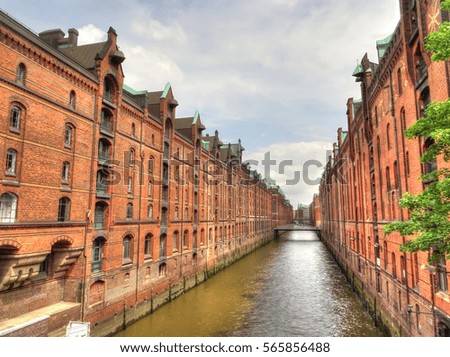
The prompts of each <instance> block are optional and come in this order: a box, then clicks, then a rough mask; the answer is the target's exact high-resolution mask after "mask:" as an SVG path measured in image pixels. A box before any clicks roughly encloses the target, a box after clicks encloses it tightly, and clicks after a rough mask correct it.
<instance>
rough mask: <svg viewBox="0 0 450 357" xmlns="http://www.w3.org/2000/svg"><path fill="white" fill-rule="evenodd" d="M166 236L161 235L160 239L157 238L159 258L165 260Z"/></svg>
mask: <svg viewBox="0 0 450 357" xmlns="http://www.w3.org/2000/svg"><path fill="white" fill-rule="evenodd" d="M166 240H167V235H165V234H162V235H161V237H159V257H160V258H165V257H166V256H167V244H166Z"/></svg>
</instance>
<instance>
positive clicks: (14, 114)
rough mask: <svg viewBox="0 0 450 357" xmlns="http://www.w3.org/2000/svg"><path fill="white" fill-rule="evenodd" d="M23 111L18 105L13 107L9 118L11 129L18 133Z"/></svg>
mask: <svg viewBox="0 0 450 357" xmlns="http://www.w3.org/2000/svg"><path fill="white" fill-rule="evenodd" d="M21 114H22V109H21V108H19V107H18V106H17V105H13V107H12V108H11V113H10V116H9V127H10V129H11V130H12V131H15V132H18V131H19V130H20V120H21Z"/></svg>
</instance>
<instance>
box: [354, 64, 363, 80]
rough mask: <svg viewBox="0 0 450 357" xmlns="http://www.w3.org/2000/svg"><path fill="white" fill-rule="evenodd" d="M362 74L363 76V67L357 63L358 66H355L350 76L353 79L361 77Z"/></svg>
mask: <svg viewBox="0 0 450 357" xmlns="http://www.w3.org/2000/svg"><path fill="white" fill-rule="evenodd" d="M362 74H364V68H363V66H362V65H361V64H360V63H358V64H357V65H356V67H355V70H354V71H353V73H352V76H353V77H359V76H361V75H362Z"/></svg>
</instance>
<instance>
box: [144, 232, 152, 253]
mask: <svg viewBox="0 0 450 357" xmlns="http://www.w3.org/2000/svg"><path fill="white" fill-rule="evenodd" d="M152 251H153V236H152V235H151V234H147V235H146V236H145V238H144V255H145V256H146V257H148V258H150V257H151V256H152Z"/></svg>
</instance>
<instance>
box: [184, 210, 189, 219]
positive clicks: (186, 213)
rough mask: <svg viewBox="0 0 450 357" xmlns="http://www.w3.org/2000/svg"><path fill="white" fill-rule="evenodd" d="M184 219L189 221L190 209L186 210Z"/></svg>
mask: <svg viewBox="0 0 450 357" xmlns="http://www.w3.org/2000/svg"><path fill="white" fill-rule="evenodd" d="M184 219H186V220H187V219H189V209H188V208H186V209H185V210H184Z"/></svg>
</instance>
